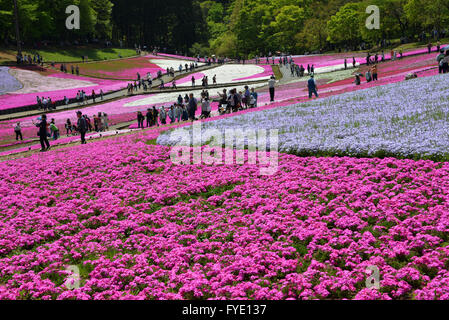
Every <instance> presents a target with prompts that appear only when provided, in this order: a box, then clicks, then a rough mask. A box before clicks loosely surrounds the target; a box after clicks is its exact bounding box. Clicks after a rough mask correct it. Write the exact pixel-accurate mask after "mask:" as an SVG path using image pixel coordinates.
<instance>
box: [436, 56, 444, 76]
mask: <svg viewBox="0 0 449 320" xmlns="http://www.w3.org/2000/svg"><path fill="white" fill-rule="evenodd" d="M443 59H444V52H443V50H441V53H440V54H439V55H438V57H437V62H438V73H443Z"/></svg>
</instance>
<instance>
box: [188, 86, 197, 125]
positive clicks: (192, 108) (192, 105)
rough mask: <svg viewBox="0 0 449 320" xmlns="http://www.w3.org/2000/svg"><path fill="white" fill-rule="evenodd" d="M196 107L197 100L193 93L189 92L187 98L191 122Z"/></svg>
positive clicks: (193, 118)
mask: <svg viewBox="0 0 449 320" xmlns="http://www.w3.org/2000/svg"><path fill="white" fill-rule="evenodd" d="M197 109H198V101H197V100H196V99H195V98H194V97H193V93H191V94H190V98H189V119H190V120H191V121H192V122H193V121H195V114H196V110H197Z"/></svg>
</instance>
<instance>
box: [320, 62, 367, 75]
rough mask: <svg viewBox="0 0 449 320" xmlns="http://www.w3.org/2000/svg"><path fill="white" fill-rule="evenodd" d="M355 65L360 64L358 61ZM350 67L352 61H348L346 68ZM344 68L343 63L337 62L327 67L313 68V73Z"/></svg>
mask: <svg viewBox="0 0 449 320" xmlns="http://www.w3.org/2000/svg"><path fill="white" fill-rule="evenodd" d="M355 66H356V67H358V66H360V63H358V62H357V63H356V64H355ZM351 68H352V62H351V63H349V62H348V69H351ZM344 69H345V64H344V63H343V64H337V65H335V66H328V67H321V68H315V74H320V73H328V72H334V71H340V70H344Z"/></svg>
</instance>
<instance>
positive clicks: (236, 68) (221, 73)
mask: <svg viewBox="0 0 449 320" xmlns="http://www.w3.org/2000/svg"><path fill="white" fill-rule="evenodd" d="M264 72H265V69H264V68H263V67H260V66H256V65H250V64H246V65H241V64H231V65H224V66H219V67H217V68H213V69H209V70H204V71H201V73H203V74H204V75H205V76H207V77H209V84H212V78H213V77H214V75H217V83H218V84H226V83H245V82H248V81H257V80H268V79H269V78H270V76H261V77H260V78H253V79H248V80H239V81H236V79H241V78H247V77H251V76H255V75H257V74H261V73H264ZM196 84H197V85H201V79H196ZM191 85H192V83H191V82H190V81H188V82H185V83H182V84H180V85H179V87H190V86H191Z"/></svg>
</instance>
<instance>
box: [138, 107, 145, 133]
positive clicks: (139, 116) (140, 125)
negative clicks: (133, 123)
mask: <svg viewBox="0 0 449 320" xmlns="http://www.w3.org/2000/svg"><path fill="white" fill-rule="evenodd" d="M144 120H145V117H144V116H143V114H142V112H140V111H139V112H137V123H138V124H139V126H138V128H139V129H144V125H143V121H144Z"/></svg>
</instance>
